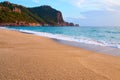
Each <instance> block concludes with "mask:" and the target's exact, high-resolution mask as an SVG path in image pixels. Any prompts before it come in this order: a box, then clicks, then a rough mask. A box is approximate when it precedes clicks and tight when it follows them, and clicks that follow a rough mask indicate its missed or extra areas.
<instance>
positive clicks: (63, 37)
mask: <svg viewBox="0 0 120 80" xmlns="http://www.w3.org/2000/svg"><path fill="white" fill-rule="evenodd" d="M11 30H16V29H11ZM17 31H20V32H24V33H30V34H35V35H37V36H43V37H48V38H54V39H59V40H65V41H73V42H79V43H85V44H93V45H98V46H108V47H114V48H120V44H112V43H107V42H105V41H104V42H102V41H101V42H100V41H97V40H93V39H89V38H86V37H77V38H76V36H75V37H73V36H72V37H71V36H66V35H61V34H52V33H46V32H37V31H31V30H22V29H21V30H17Z"/></svg>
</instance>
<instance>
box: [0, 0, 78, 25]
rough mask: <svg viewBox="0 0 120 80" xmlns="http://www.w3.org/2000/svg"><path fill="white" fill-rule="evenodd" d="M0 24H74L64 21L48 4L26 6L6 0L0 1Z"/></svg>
mask: <svg viewBox="0 0 120 80" xmlns="http://www.w3.org/2000/svg"><path fill="white" fill-rule="evenodd" d="M0 25H2V26H10V25H11V26H74V24H73V23H68V22H65V21H64V20H63V17H62V13H61V12H60V11H58V10H56V9H53V8H52V7H50V6H47V5H46V6H40V7H33V8H26V7H24V6H21V5H17V4H13V3H10V2H7V1H5V2H1V3H0ZM76 26H77V25H76Z"/></svg>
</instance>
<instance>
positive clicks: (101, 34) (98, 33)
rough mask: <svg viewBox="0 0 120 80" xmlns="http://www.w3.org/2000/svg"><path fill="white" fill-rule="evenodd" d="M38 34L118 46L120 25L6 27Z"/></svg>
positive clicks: (119, 46) (119, 42)
mask: <svg viewBox="0 0 120 80" xmlns="http://www.w3.org/2000/svg"><path fill="white" fill-rule="evenodd" d="M7 28H9V29H13V30H18V31H21V32H26V33H32V34H35V35H38V36H45V37H49V38H56V39H61V40H68V41H75V42H80V43H85V44H94V45H99V46H109V47H114V48H120V27H92V26H89V27H22V26H21V27H7Z"/></svg>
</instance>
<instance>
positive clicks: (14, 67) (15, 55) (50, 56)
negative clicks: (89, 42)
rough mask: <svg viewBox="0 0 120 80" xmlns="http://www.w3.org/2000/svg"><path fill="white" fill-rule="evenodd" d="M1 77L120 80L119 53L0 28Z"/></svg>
mask: <svg viewBox="0 0 120 80" xmlns="http://www.w3.org/2000/svg"><path fill="white" fill-rule="evenodd" d="M0 73H1V74H0V79H1V80H10V79H11V80H23V79H25V80H33V79H35V80H40V79H41V80H83V79H84V80H120V76H119V74H120V57H119V56H111V55H106V54H98V53H96V52H93V51H90V50H85V49H82V48H77V47H73V46H69V45H64V44H60V43H58V42H55V41H54V40H53V39H50V38H46V37H40V36H36V35H33V34H25V33H20V32H18V31H11V30H4V29H0Z"/></svg>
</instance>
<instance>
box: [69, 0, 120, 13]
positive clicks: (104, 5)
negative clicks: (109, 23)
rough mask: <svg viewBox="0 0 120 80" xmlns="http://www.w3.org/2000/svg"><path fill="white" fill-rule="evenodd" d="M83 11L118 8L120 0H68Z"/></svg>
mask: <svg viewBox="0 0 120 80" xmlns="http://www.w3.org/2000/svg"><path fill="white" fill-rule="evenodd" d="M67 1H69V2H70V3H71V4H73V5H75V6H77V7H79V8H80V9H81V10H83V11H85V10H86V11H87V10H109V11H110V10H111V11H114V10H116V7H120V0H99V1H98V0H67Z"/></svg>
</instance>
